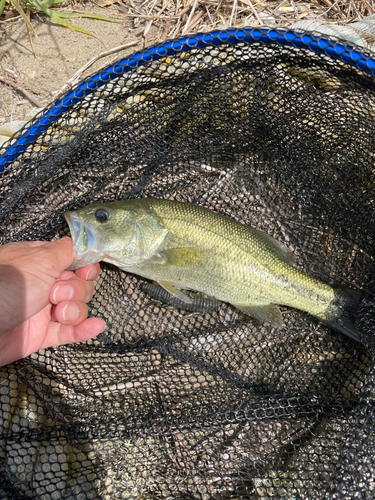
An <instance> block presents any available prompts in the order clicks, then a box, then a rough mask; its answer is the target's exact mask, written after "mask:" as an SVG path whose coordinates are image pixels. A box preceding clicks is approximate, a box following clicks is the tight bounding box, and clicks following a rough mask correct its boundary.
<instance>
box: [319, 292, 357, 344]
mask: <svg viewBox="0 0 375 500" xmlns="http://www.w3.org/2000/svg"><path fill="white" fill-rule="evenodd" d="M333 289H334V290H335V298H334V300H333V302H332V304H331V306H330V307H329V309H328V311H327V313H326V318H325V319H324V320H323V323H325V324H326V325H327V326H329V327H330V328H332V329H333V330H336V331H338V332H340V333H343V334H344V335H346V336H347V337H350V338H351V339H353V340H356V341H357V342H360V343H361V344H362V341H361V339H360V337H359V334H358V331H357V329H356V327H355V322H356V317H357V311H358V306H359V302H360V299H361V292H360V291H358V290H353V289H351V288H348V287H343V286H334V287H333Z"/></svg>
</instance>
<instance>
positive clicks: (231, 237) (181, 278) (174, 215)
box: [65, 198, 361, 342]
mask: <svg viewBox="0 0 375 500" xmlns="http://www.w3.org/2000/svg"><path fill="white" fill-rule="evenodd" d="M65 218H66V221H67V222H68V225H69V229H70V233H71V237H72V241H73V251H74V255H75V258H74V262H73V265H72V269H77V268H79V267H83V266H85V265H87V264H91V263H95V262H100V261H104V262H108V263H110V264H113V265H115V266H117V267H119V268H120V269H122V270H123V271H126V272H129V273H133V274H136V275H138V276H141V277H142V278H146V279H147V280H151V281H154V282H156V283H157V284H158V285H159V286H161V287H162V288H163V289H164V290H166V291H167V292H168V293H169V294H170V295H172V296H173V297H175V298H176V299H178V300H179V301H181V303H182V304H184V303H185V304H191V303H192V302H193V300H192V299H191V297H189V295H188V294H187V293H186V290H192V291H195V292H200V293H202V294H205V295H206V296H207V297H213V298H214V299H216V300H218V301H221V302H227V303H229V304H231V305H232V306H234V307H235V308H237V309H238V310H240V311H242V312H243V313H244V314H246V315H248V316H251V317H252V318H255V319H256V320H258V321H260V322H263V323H268V324H270V325H271V326H273V327H275V328H280V327H281V326H282V314H281V312H280V309H279V307H278V306H279V305H282V306H288V307H291V308H295V309H299V310H301V311H304V312H306V313H308V314H310V315H312V316H314V317H316V318H318V319H319V320H320V321H321V322H323V323H324V324H326V325H328V326H329V327H331V328H332V329H334V330H336V331H339V332H341V333H343V334H344V335H346V336H348V337H350V338H351V339H353V340H356V341H357V342H361V340H360V337H359V334H358V332H357V330H356V327H355V317H356V312H357V309H358V304H359V301H360V296H361V292H360V291H358V290H354V289H351V288H347V287H344V286H340V285H338V286H333V285H330V284H327V283H324V282H322V281H320V280H318V279H315V278H313V277H310V276H308V275H307V274H305V273H304V272H302V271H300V270H299V269H298V268H297V267H296V262H295V258H294V255H293V253H292V252H291V251H290V249H288V248H287V247H286V246H285V245H283V244H282V243H280V242H278V241H277V240H276V239H274V238H273V237H272V236H270V235H268V234H266V233H264V232H262V231H259V230H257V229H255V228H252V227H250V226H246V225H244V224H241V223H239V222H237V221H235V220H233V219H231V218H229V217H227V216H225V215H223V214H220V213H217V212H214V211H212V210H210V209H208V208H204V207H201V206H199V205H195V204H192V203H187V202H178V201H173V200H164V199H157V198H140V199H132V200H125V201H115V202H109V203H94V204H91V205H87V206H86V207H83V208H81V209H78V210H76V211H71V212H66V213H65Z"/></svg>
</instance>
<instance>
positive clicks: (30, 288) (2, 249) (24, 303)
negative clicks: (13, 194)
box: [0, 238, 105, 366]
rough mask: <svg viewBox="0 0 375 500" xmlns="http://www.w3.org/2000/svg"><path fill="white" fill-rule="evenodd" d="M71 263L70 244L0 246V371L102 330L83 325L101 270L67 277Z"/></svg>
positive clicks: (90, 322) (91, 321)
mask: <svg viewBox="0 0 375 500" xmlns="http://www.w3.org/2000/svg"><path fill="white" fill-rule="evenodd" d="M73 259H74V254H73V249H72V240H71V239H70V238H62V239H60V240H57V241H53V242H50V243H49V242H44V241H26V242H17V243H9V244H6V245H3V246H0V366H2V365H5V364H7V363H11V362H12V361H16V360H17V359H21V358H24V357H25V356H28V355H29V354H31V353H33V352H36V351H37V350H38V349H44V348H46V347H51V346H58V345H63V344H70V343H72V342H82V341H84V340H88V339H90V338H92V337H95V336H96V335H98V334H99V333H100V332H102V331H103V330H104V328H105V323H104V321H102V320H101V319H99V318H88V319H87V313H88V307H87V305H86V302H88V301H89V300H90V299H91V297H92V296H93V293H94V284H93V280H94V279H96V278H97V277H98V275H99V272H100V267H99V264H91V265H88V266H85V267H82V268H81V269H77V270H76V271H75V272H73V271H67V270H66V269H68V268H69V266H70V265H71V264H72V262H73Z"/></svg>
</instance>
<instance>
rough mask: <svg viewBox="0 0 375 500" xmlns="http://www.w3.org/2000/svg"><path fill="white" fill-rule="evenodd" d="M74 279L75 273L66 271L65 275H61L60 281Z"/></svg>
mask: <svg viewBox="0 0 375 500" xmlns="http://www.w3.org/2000/svg"><path fill="white" fill-rule="evenodd" d="M74 277H75V273H74V271H64V272H63V273H61V276H60V278H59V280H70V278H74Z"/></svg>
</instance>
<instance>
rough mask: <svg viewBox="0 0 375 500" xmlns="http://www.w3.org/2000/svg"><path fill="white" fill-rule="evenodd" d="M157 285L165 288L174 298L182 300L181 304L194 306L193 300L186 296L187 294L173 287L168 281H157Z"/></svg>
mask: <svg viewBox="0 0 375 500" xmlns="http://www.w3.org/2000/svg"><path fill="white" fill-rule="evenodd" d="M157 284H158V285H159V286H161V287H162V288H164V290H166V291H167V292H169V293H170V294H171V295H172V296H173V297H176V298H177V299H179V300H181V302H183V303H185V304H192V302H193V301H192V299H191V298H190V297H188V296H187V295H186V293H184V292H182V291H181V290H180V289H179V288H177V287H175V286H174V285H172V283H169V282H168V281H157Z"/></svg>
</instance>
